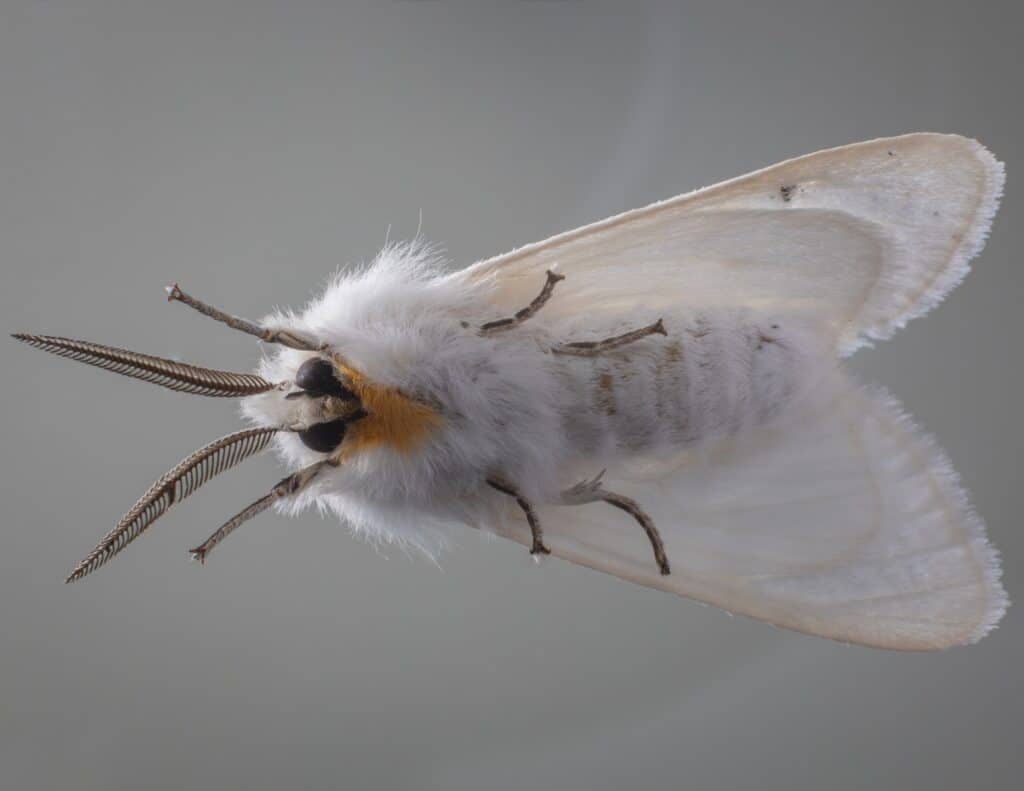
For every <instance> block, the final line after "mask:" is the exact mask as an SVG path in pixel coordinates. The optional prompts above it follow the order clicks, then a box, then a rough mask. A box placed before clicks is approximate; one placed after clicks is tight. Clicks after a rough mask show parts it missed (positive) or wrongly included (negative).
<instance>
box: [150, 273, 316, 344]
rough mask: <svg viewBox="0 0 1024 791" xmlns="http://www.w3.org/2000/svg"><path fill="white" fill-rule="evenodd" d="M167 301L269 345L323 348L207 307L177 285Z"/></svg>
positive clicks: (287, 331) (287, 332) (305, 339)
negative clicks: (178, 304)
mask: <svg viewBox="0 0 1024 791" xmlns="http://www.w3.org/2000/svg"><path fill="white" fill-rule="evenodd" d="M167 301H168V302H184V303H185V304H186V305H188V306H189V307H190V308H192V309H193V310H197V311H199V312H200V313H202V314H203V315H204V316H209V317H210V318H211V319H213V320H214V321H219V322H221V323H222V324H227V325H228V326H229V327H231V328H232V329H235V330H240V331H241V332H244V333H246V334H247V335H254V336H255V337H257V338H259V339H260V340H261V341H266V342H267V343H280V344H281V345H282V346H289V347H291V348H292V349H302V350H304V351H311V352H315V351H320V350H321V349H322V348H323V347H322V346H321V345H320V344H318V343H315V342H313V341H311V340H310V339H308V338H304V337H302V336H301V335H299V334H298V333H295V332H290V331H289V330H270V329H267V328H266V327H261V326H260V325H259V324H256V323H255V322H252V321H249V320H248V319H242V318H239V317H238V316H232V315H231V314H230V313H225V312H224V311H222V310H218V309H217V308H215V307H213V306H212V305H207V304H206V303H205V302H203V301H202V300H199V299H196V298H195V297H193V296H192V295H191V294H186V293H185V292H184V291H182V290H181V289H180V288H179V287H178V284H177V283H175V284H174V285H173V286H168V287H167Z"/></svg>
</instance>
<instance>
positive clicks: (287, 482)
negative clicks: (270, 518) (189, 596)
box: [189, 459, 338, 563]
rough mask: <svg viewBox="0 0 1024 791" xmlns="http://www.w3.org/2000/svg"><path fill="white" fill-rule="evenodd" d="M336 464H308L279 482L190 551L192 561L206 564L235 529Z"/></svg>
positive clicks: (304, 486) (331, 462) (321, 462)
mask: <svg viewBox="0 0 1024 791" xmlns="http://www.w3.org/2000/svg"><path fill="white" fill-rule="evenodd" d="M337 466H338V462H337V460H335V459H324V460H323V461H318V462H315V463H313V464H310V465H309V466H308V467H303V468H302V469H301V470H297V471H296V472H293V473H292V474H291V475H289V476H288V477H287V478H284V479H283V480H281V481H280V482H279V483H278V484H277V485H276V486H275V487H274V488H273V489H271V490H270V492H269V493H267V494H265V495H264V496H263V497H261V498H260V499H259V500H257V501H256V502H254V503H253V504H252V505H249V506H246V507H245V508H243V509H242V510H241V511H239V512H238V513H237V514H235V515H234V516H233V517H231V518H230V519H229V520H228V521H227V522H225V523H224V524H223V525H221V526H220V527H219V528H217V530H216V532H214V534H213V535H211V536H210V537H209V538H208V539H206V541H204V542H203V543H202V544H200V545H199V546H198V547H196V548H195V549H190V550H189V554H191V555H192V558H193V560H198V561H199V562H200V563H205V562H206V556H207V555H209V554H210V552H211V551H213V548H214V547H215V546H217V544H219V543H220V542H221V541H223V540H224V539H225V538H227V537H228V536H229V535H231V533H233V532H234V530H235V528H237V527H238V526H239V525H241V524H243V523H245V522H248V521H249V520H250V519H252V518H253V517H254V516H256V515H257V514H261V513H263V512H264V511H266V510H267V509H268V508H270V506H272V505H273V504H274V503H276V502H277V501H278V500H280V499H282V498H284V497H293V496H294V495H296V494H298V493H299V492H301V491H302V490H303V489H305V488H306V487H307V486H309V484H311V483H312V482H313V481H314V479H315V478H316V477H317V476H318V475H319V474H320V473H321V472H323V470H324V469H325V468H327V467H337Z"/></svg>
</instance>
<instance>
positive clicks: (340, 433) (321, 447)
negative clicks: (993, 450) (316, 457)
mask: <svg viewBox="0 0 1024 791" xmlns="http://www.w3.org/2000/svg"><path fill="white" fill-rule="evenodd" d="M345 422H346V421H345V420H332V421H331V422H330V423H317V424H316V425H315V426H310V427H309V428H307V429H306V430H305V431H300V432H299V439H301V440H302V444H303V445H305V446H306V447H307V448H309V449H310V450H315V451H316V452H317V453H330V452H331V451H332V450H334V449H335V448H336V447H338V446H339V445H340V444H341V441H342V440H343V439H344V438H345Z"/></svg>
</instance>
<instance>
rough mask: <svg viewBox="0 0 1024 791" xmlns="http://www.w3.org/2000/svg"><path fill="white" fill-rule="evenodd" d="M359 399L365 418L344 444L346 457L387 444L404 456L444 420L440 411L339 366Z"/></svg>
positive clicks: (357, 424)
mask: <svg viewBox="0 0 1024 791" xmlns="http://www.w3.org/2000/svg"><path fill="white" fill-rule="evenodd" d="M338 367H339V368H340V369H341V371H342V373H344V374H345V375H346V376H347V377H348V380H349V384H350V386H351V388H352V391H353V392H354V393H355V394H356V395H357V396H359V400H360V401H361V402H362V404H363V409H365V410H366V412H367V413H368V414H367V416H366V417H364V418H362V419H360V420H357V421H356V422H355V423H353V424H352V426H351V428H350V429H349V431H348V434H347V435H346V437H345V442H344V443H343V445H342V448H343V450H342V453H343V455H346V456H347V455H350V454H353V453H358V452H359V451H361V450H364V449H366V448H371V447H374V446H376V445H388V446H390V447H392V448H394V449H395V450H397V451H399V452H401V453H409V452H411V451H412V450H413V449H414V448H416V447H417V446H418V445H419V444H420V443H421V442H422V441H423V440H424V439H426V437H427V435H429V434H430V432H431V431H432V430H433V429H434V428H435V427H437V426H440V425H441V423H442V422H443V419H442V418H441V416H440V415H439V414H437V412H435V411H434V410H433V409H431V408H430V407H428V406H427V405H426V404H421V403H419V402H418V401H414V400H413V399H411V398H409V397H408V396H406V395H403V394H402V393H401V392H399V391H398V390H396V389H394V388H391V387H382V386H380V385H376V384H373V383H372V382H369V381H368V380H367V379H366V377H365V376H364V375H363V374H361V373H360V372H358V371H356V370H354V369H352V368H349V367H348V366H347V365H345V364H344V363H338Z"/></svg>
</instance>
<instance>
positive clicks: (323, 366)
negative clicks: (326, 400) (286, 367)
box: [295, 357, 355, 399]
mask: <svg viewBox="0 0 1024 791" xmlns="http://www.w3.org/2000/svg"><path fill="white" fill-rule="evenodd" d="M295 384H296V385H298V386H299V387H301V388H302V389H303V390H305V391H306V392H307V393H309V395H311V396H325V395H329V396H334V397H335V398H342V399H352V398H355V395H354V394H353V393H352V391H351V390H349V389H348V388H347V387H345V386H344V385H343V384H342V383H341V382H339V381H338V378H337V377H336V376H335V375H334V366H333V365H331V364H330V363H329V362H328V361H327V360H325V359H324V358H323V357H313V358H312V359H310V360H306V362H304V363H303V364H302V365H300V366H299V370H298V371H296V372H295Z"/></svg>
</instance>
